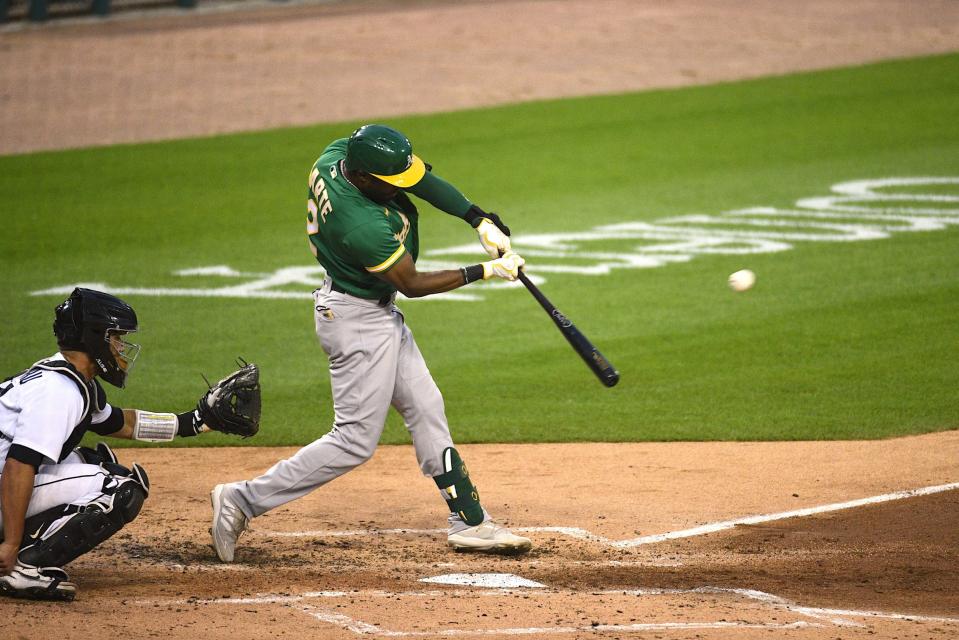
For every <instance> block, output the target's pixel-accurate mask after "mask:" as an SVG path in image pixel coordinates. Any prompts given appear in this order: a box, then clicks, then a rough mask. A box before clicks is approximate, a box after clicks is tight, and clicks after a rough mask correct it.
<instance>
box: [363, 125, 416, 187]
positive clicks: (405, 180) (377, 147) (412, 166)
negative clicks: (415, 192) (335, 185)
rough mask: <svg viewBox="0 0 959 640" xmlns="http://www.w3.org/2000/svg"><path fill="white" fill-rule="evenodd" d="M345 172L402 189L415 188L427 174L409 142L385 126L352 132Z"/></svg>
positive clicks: (368, 126)
mask: <svg viewBox="0 0 959 640" xmlns="http://www.w3.org/2000/svg"><path fill="white" fill-rule="evenodd" d="M346 168H347V169H349V170H350V171H365V172H366V173H368V174H370V175H371V176H373V177H374V178H379V179H380V180H382V181H383V182H386V183H388V184H391V185H393V186H394V187H401V188H406V187H412V186H413V185H415V184H416V183H417V182H419V181H420V180H421V179H422V178H423V175H424V174H425V173H426V165H425V164H424V163H423V161H422V160H420V159H419V158H418V157H417V156H415V155H413V145H412V143H410V140H409V138H407V137H406V136H405V135H403V134H402V133H400V132H399V131H397V130H396V129H391V128H390V127H387V126H386V125H382V124H367V125H363V126H362V127H360V128H359V129H357V130H356V131H354V132H353V134H352V135H351V136H350V139H349V141H348V142H347V143H346Z"/></svg>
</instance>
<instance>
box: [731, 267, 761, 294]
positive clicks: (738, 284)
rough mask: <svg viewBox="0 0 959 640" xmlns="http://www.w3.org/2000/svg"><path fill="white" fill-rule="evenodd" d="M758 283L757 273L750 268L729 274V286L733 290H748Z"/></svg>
mask: <svg viewBox="0 0 959 640" xmlns="http://www.w3.org/2000/svg"><path fill="white" fill-rule="evenodd" d="M754 284H756V274H755V273H753V272H752V271H750V270H749V269H741V270H739V271H737V272H736V273H733V274H730V276H729V288H730V289H732V290H733V291H747V290H749V289H752V288H753V285H754Z"/></svg>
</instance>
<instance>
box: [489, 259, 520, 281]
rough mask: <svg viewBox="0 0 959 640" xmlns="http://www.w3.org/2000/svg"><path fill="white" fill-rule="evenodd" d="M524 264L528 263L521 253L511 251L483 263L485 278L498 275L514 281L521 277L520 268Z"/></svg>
mask: <svg viewBox="0 0 959 640" xmlns="http://www.w3.org/2000/svg"><path fill="white" fill-rule="evenodd" d="M524 264H526V260H524V259H523V257H522V256H521V255H519V254H518V253H513V252H512V251H510V252H508V253H506V254H504V255H503V257H502V258H497V259H496V260H490V261H489V262H484V263H483V280H489V279H490V278H492V277H493V276H496V277H497V278H502V279H504V280H509V281H510V282H512V281H513V280H516V278H517V277H519V268H520V267H522V266H523V265H524Z"/></svg>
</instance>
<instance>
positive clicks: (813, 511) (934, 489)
mask: <svg viewBox="0 0 959 640" xmlns="http://www.w3.org/2000/svg"><path fill="white" fill-rule="evenodd" d="M954 489H959V482H952V483H949V484H940V485H935V486H931V487H922V488H919V489H908V490H905V491H896V492H894V493H885V494H882V495H878V496H870V497H868V498H860V499H858V500H850V501H848V502H836V503H832V504H824V505H820V506H816V507H806V508H804V509H794V510H792V511H781V512H779V513H767V514H761V515H753V516H745V517H743V518H738V519H735V520H723V521H721V522H712V523H709V524H704V525H701V526H698V527H693V528H691V529H681V530H679V531H669V532H666V533H658V534H654V535H649V536H641V537H639V538H631V539H628V540H611V539H609V538H607V537H605V536H601V535H598V534H595V533H592V532H590V531H587V530H586V529H581V528H579V527H515V528H513V530H514V531H517V532H520V533H558V534H561V535H565V536H568V537H570V538H574V539H577V540H585V541H587V542H593V543H596V544H601V545H605V546H608V547H613V548H617V549H629V548H632V547H639V546H642V545H647V544H655V543H657V542H664V541H666V540H675V539H677V538H691V537H695V536H702V535H706V534H710V533H715V532H717V531H725V530H727V529H732V528H734V527H736V526H738V525H751V524H761V523H763V522H773V521H775V520H785V519H788V518H803V517H807V516H812V515H817V514H820V513H829V512H831V511H842V510H844V509H855V508H857V507H864V506H867V505H872V504H879V503H882V502H892V501H894V500H903V499H906V498H916V497H919V496H927V495H932V494H935V493H942V492H943V491H952V490H954ZM250 531H251V533H255V534H259V535H263V536H273V537H278V538H342V537H355V536H383V535H404V534H405V535H436V534H445V533H446V529H353V530H347V531H267V530H260V529H251V530H250Z"/></svg>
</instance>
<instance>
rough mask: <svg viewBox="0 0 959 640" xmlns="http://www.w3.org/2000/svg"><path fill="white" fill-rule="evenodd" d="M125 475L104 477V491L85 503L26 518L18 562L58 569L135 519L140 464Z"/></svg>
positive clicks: (140, 496) (141, 495)
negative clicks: (105, 478) (24, 533)
mask: <svg viewBox="0 0 959 640" xmlns="http://www.w3.org/2000/svg"><path fill="white" fill-rule="evenodd" d="M118 466H119V465H118ZM127 472H128V473H129V474H130V475H129V476H125V477H118V476H111V477H110V478H108V479H107V481H106V482H105V483H104V485H105V486H104V489H103V491H104V492H103V493H102V494H101V495H100V496H98V497H97V498H96V499H94V500H93V501H91V502H89V503H87V504H83V505H75V504H69V505H63V506H60V507H54V508H53V509H48V510H47V511H44V512H42V513H38V514H36V515H35V516H31V517H30V518H28V519H27V523H26V524H27V526H26V535H25V536H24V540H23V543H22V544H21V549H20V554H19V556H18V558H19V560H20V561H21V562H24V563H26V564H30V565H33V566H36V567H62V566H63V565H65V564H67V563H68V562H70V561H72V560H74V559H76V558H78V557H79V556H81V555H83V554H84V553H86V552H88V551H90V550H91V549H93V548H94V547H96V546H97V545H99V544H100V543H102V542H103V541H104V540H107V539H108V538H109V537H110V536H112V535H113V534H114V533H116V532H117V531H119V530H120V529H122V528H123V525H125V524H127V523H128V522H131V521H132V520H133V519H134V518H136V517H137V515H138V514H139V513H140V509H141V508H142V507H143V501H144V500H146V497H147V493H148V487H149V480H147V479H146V473H145V472H144V471H143V468H142V467H140V465H137V464H134V465H133V469H132V470H127ZM144 483H145V484H144Z"/></svg>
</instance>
